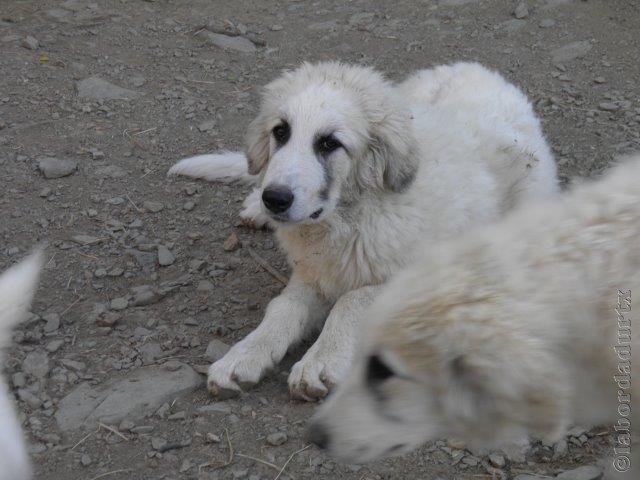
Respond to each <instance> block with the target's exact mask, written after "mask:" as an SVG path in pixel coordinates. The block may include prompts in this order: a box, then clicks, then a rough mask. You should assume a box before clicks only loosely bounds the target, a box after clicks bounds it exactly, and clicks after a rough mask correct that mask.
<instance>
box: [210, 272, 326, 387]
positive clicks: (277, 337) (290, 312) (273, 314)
mask: <svg viewBox="0 0 640 480" xmlns="http://www.w3.org/2000/svg"><path fill="white" fill-rule="evenodd" d="M327 311H328V305H327V303H326V301H325V300H324V299H323V298H322V297H321V295H320V294H319V293H318V292H317V291H316V290H315V289H314V288H313V287H311V286H309V285H307V284H305V283H303V282H302V281H300V280H299V279H297V278H296V277H295V276H294V277H292V278H291V280H290V281H289V284H288V285H287V286H286V287H285V289H284V290H283V291H282V293H281V294H280V295H279V296H277V297H276V298H274V299H273V300H271V302H269V306H268V307H267V311H266V312H265V316H264V319H263V320H262V323H261V324H260V325H259V326H258V328H256V329H255V330H254V331H253V332H251V333H250V334H249V335H247V337H246V338H244V339H243V340H242V341H240V342H238V343H236V344H235V345H234V346H233V347H232V348H231V350H229V351H228V352H227V354H226V355H225V356H224V357H223V358H221V359H220V360H218V361H217V362H215V363H214V364H212V365H211V367H209V378H208V387H209V390H210V391H211V393H213V394H214V395H220V394H222V393H223V392H222V391H223V390H226V393H227V394H228V393H231V392H229V390H231V391H233V392H239V391H240V385H241V384H253V383H256V382H257V381H258V380H260V377H262V375H263V374H264V372H265V370H267V369H268V368H270V367H272V366H273V365H275V364H276V363H278V362H279V361H280V360H282V357H284V355H285V354H286V353H287V350H288V348H289V347H290V346H291V345H292V344H293V343H295V342H297V341H299V340H300V339H301V338H302V337H303V336H304V335H305V333H306V332H307V331H309V330H310V329H311V328H312V327H313V326H314V324H315V323H316V322H318V321H321V320H322V319H323V318H324V317H325V316H326V314H327Z"/></svg>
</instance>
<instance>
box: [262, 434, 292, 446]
mask: <svg viewBox="0 0 640 480" xmlns="http://www.w3.org/2000/svg"><path fill="white" fill-rule="evenodd" d="M288 439H289V437H287V434H286V433H284V432H277V433H272V434H271V435H267V443H268V444H269V445H272V446H274V447H277V446H278V445H282V444H283V443H285V442H286V441H287V440H288Z"/></svg>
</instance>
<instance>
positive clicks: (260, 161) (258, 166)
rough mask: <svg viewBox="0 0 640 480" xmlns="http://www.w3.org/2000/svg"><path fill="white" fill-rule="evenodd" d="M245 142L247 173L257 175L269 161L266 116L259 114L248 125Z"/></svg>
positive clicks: (268, 132) (269, 136) (268, 137)
mask: <svg viewBox="0 0 640 480" xmlns="http://www.w3.org/2000/svg"><path fill="white" fill-rule="evenodd" d="M245 141H246V145H247V148H246V155H247V162H248V163H249V173H250V174H251V175H257V174H258V173H260V171H261V170H262V169H263V168H264V166H265V165H266V164H267V162H268V161H269V149H270V142H271V130H270V129H269V126H268V124H267V116H266V115H265V114H264V113H263V112H260V113H259V114H258V116H257V117H256V118H254V119H253V120H252V121H251V123H250V124H249V128H248V129H247V134H246V140H245Z"/></svg>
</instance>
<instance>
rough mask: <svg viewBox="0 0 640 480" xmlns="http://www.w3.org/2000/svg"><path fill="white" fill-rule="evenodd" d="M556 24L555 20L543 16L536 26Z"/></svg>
mask: <svg viewBox="0 0 640 480" xmlns="http://www.w3.org/2000/svg"><path fill="white" fill-rule="evenodd" d="M555 24H556V21H555V20H554V19H553V18H543V19H542V20H540V23H539V24H538V26H539V27H540V28H551V27H553V26H554V25H555Z"/></svg>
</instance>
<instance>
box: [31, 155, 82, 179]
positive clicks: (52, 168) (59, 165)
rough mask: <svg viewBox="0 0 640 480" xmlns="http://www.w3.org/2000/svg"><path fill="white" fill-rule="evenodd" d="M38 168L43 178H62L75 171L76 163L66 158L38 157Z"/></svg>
mask: <svg viewBox="0 0 640 480" xmlns="http://www.w3.org/2000/svg"><path fill="white" fill-rule="evenodd" d="M38 168H39V169H40V171H41V172H42V174H43V175H44V177H45V178H49V179H51V178H62V177H67V176H69V175H71V174H72V173H73V172H75V171H76V169H77V168H78V163H77V162H76V161H75V160H71V159H68V158H53V157H43V158H40V159H38Z"/></svg>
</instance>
